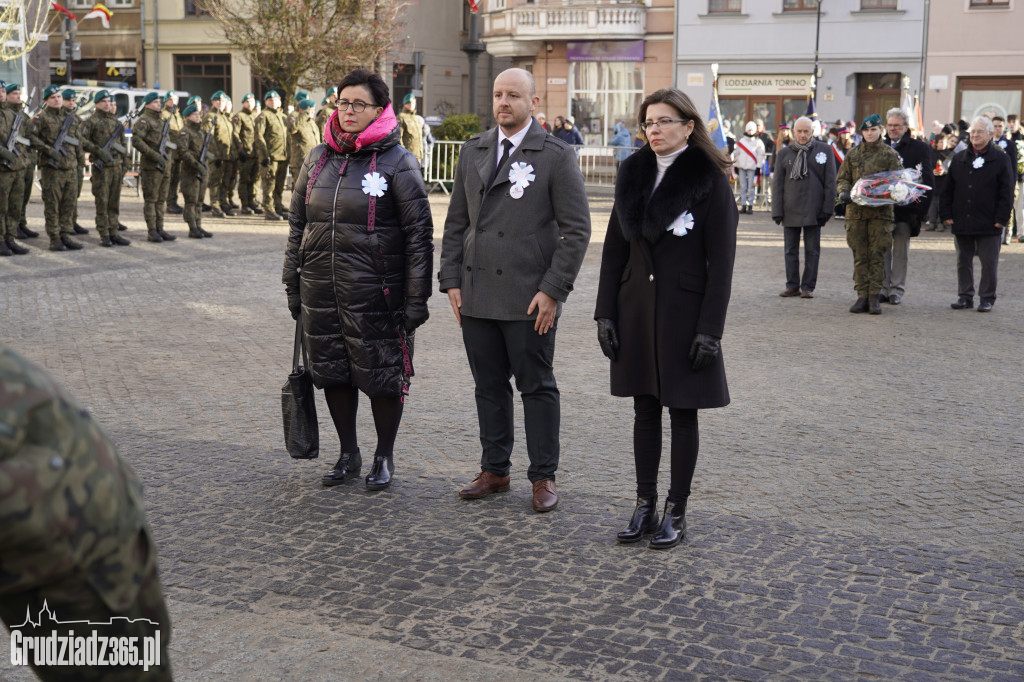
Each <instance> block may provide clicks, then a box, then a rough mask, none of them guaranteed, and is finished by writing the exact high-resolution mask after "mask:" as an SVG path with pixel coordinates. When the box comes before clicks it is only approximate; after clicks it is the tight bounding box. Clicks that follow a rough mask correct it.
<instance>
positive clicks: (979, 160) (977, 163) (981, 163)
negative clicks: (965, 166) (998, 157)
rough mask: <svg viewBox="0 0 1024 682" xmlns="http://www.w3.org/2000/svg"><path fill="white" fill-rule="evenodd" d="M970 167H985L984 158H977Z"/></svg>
mask: <svg viewBox="0 0 1024 682" xmlns="http://www.w3.org/2000/svg"><path fill="white" fill-rule="evenodd" d="M971 165H972V166H974V167H975V168H981V167H982V166H984V165H985V157H984V156H979V157H978V158H976V159H975V160H974V163H972V164H971Z"/></svg>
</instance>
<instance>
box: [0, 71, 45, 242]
mask: <svg viewBox="0 0 1024 682" xmlns="http://www.w3.org/2000/svg"><path fill="white" fill-rule="evenodd" d="M4 92H5V94H6V95H7V102H6V103H5V104H4V105H3V106H4V109H6V110H7V111H9V112H11V115H12V116H17V115H18V112H20V111H22V110H24V109H25V103H23V102H22V101H21V86H20V85H18V84H17V83H8V84H7V85H6V86H5V88H4ZM25 116H26V117H27V116H28V111H25ZM31 129H32V120H31V119H29V118H26V119H25V122H24V123H23V124H22V128H21V130H22V132H21V134H22V136H23V137H25V138H26V139H28V132H29V131H30V130H31ZM23 149H24V154H22V156H21V157H20V159H19V161H18V163H17V164H16V165H17V166H18V167H19V168H20V169H21V181H20V182H15V184H14V186H13V187H12V188H11V196H12V197H14V198H15V199H17V198H19V197H20V198H21V201H15V200H11V201H9V203H8V206H7V210H8V213H7V220H8V221H9V222H10V221H13V222H14V224H15V225H16V226H17V230H18V231H17V236H18V238H20V239H35V238H36V237H38V236H39V233H38V232H36V231H35V230H30V229H29V227H28V222H27V221H26V219H25V208H26V207H27V206H28V198H29V196H30V195H31V194H32V183H33V181H34V180H35V176H36V151H35V150H34V149H32V148H31V147H24V148H23ZM26 184H27V186H26Z"/></svg>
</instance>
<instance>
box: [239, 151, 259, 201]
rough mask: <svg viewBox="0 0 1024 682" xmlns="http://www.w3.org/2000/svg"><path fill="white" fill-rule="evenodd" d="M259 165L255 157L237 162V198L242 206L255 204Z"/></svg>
mask: <svg viewBox="0 0 1024 682" xmlns="http://www.w3.org/2000/svg"><path fill="white" fill-rule="evenodd" d="M259 168H260V165H259V163H257V161H256V159H253V158H250V159H249V160H248V161H240V162H239V164H238V199H239V203H241V204H242V206H254V205H255V204H256V178H257V177H259V172H258V171H259Z"/></svg>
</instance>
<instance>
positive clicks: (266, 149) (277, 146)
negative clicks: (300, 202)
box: [256, 90, 288, 220]
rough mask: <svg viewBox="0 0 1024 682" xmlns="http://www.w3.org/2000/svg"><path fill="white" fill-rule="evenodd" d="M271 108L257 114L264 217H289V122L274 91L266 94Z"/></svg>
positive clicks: (273, 218)
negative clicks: (286, 196)
mask: <svg viewBox="0 0 1024 682" xmlns="http://www.w3.org/2000/svg"><path fill="white" fill-rule="evenodd" d="M263 103H264V104H266V105H267V108H266V109H265V110H264V111H262V112H260V114H259V115H258V116H257V117H256V150H257V152H258V156H259V162H260V166H261V171H260V176H261V181H262V182H261V185H262V190H263V217H264V218H266V219H267V220H285V218H284V214H286V213H287V211H286V210H285V208H284V179H285V176H286V175H287V174H288V165H287V163H286V162H287V160H288V139H287V124H286V123H285V119H284V114H283V113H282V112H281V97H280V96H279V95H278V94H277V92H275V91H274V90H270V91H269V92H267V94H266V95H264V96H263Z"/></svg>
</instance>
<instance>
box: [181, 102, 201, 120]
mask: <svg viewBox="0 0 1024 682" xmlns="http://www.w3.org/2000/svg"><path fill="white" fill-rule="evenodd" d="M197 111H199V106H198V105H196V104H189V105H188V106H187V107H185V108H184V110H182V112H181V115H182V116H184V117H185V118H188V117H189V116H191V115H192V114H194V113H196V112H197Z"/></svg>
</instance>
